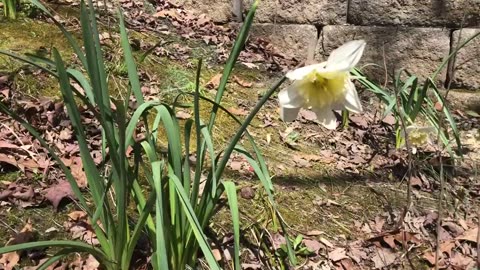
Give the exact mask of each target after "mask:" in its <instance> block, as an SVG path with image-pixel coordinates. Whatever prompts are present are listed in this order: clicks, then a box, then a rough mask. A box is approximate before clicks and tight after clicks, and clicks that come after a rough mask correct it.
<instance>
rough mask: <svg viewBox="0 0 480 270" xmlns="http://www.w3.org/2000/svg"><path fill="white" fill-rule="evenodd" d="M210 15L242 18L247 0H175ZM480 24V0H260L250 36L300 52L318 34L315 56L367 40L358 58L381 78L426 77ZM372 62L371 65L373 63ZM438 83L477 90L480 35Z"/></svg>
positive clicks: (303, 52)
mask: <svg viewBox="0 0 480 270" xmlns="http://www.w3.org/2000/svg"><path fill="white" fill-rule="evenodd" d="M175 1H176V2H178V4H184V5H185V6H186V7H187V8H191V9H193V10H197V11H198V12H202V13H206V14H207V15H209V16H210V17H211V18H212V19H213V20H214V21H215V22H218V23H225V22H228V21H239V20H240V21H241V20H242V15H244V14H245V13H246V12H247V11H248V8H249V6H250V5H251V3H252V2H253V0H216V1H214V0H174V2H175ZM479 31H480V0H261V1H260V4H259V7H258V9H257V15H256V18H255V24H254V26H253V28H252V35H254V36H258V37H262V38H264V39H267V40H269V41H270V42H271V43H272V44H273V45H274V46H275V47H276V48H277V49H278V50H279V52H280V53H283V54H285V55H287V56H291V57H294V58H296V59H298V60H303V59H306V57H307V51H308V48H309V47H312V45H311V44H312V40H315V39H316V40H317V45H316V49H315V53H316V60H318V61H321V60H324V59H326V57H328V55H329V53H330V51H331V50H332V49H334V48H336V47H338V46H339V45H341V44H342V43H344V42H345V41H348V40H352V39H360V38H362V39H365V40H366V41H367V49H366V52H365V57H364V58H363V60H362V63H361V64H360V65H367V64H370V65H368V66H367V67H365V72H366V73H367V74H368V75H370V76H372V77H373V78H374V79H377V80H378V81H380V82H384V81H385V78H386V76H385V71H387V72H388V73H390V74H391V73H392V72H393V71H394V70H397V71H398V70H399V69H402V68H403V69H405V70H407V71H409V72H410V73H412V74H415V75H418V76H420V77H422V76H423V77H425V76H430V75H431V74H432V73H433V72H435V70H436V69H437V68H438V67H439V65H440V64H441V63H442V61H443V60H444V59H445V58H446V57H447V56H448V55H449V53H451V52H452V51H453V50H454V49H455V48H456V46H458V44H459V43H460V44H461V42H462V41H465V40H466V39H468V38H469V37H471V36H472V35H474V34H475V33H478V32H479ZM372 64H373V65H372ZM448 67H449V68H448V69H447V68H445V69H443V70H442V72H441V73H440V75H439V77H438V80H439V85H440V86H441V85H448V84H450V86H451V87H453V88H462V89H471V90H480V76H479V75H478V74H479V73H480V37H478V38H475V39H474V40H472V42H471V43H469V45H467V46H465V47H464V48H462V49H460V50H459V51H458V54H457V57H456V58H452V59H450V60H449V65H448Z"/></svg>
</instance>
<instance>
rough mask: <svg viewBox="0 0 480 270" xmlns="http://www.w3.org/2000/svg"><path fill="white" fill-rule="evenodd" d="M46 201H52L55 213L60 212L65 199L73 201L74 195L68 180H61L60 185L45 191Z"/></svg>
mask: <svg viewBox="0 0 480 270" xmlns="http://www.w3.org/2000/svg"><path fill="white" fill-rule="evenodd" d="M45 192H46V193H45V195H44V196H45V199H47V200H48V201H50V202H51V203H52V205H53V208H54V209H55V211H58V205H59V204H60V202H61V201H62V200H63V199H73V198H74V197H75V194H74V193H73V190H72V187H71V186H70V183H69V182H68V181H66V180H60V181H59V182H58V184H56V185H54V186H51V187H49V188H47V189H45Z"/></svg>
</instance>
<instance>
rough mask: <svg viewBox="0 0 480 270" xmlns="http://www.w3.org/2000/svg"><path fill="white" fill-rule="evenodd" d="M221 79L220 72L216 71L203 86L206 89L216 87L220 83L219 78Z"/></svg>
mask: <svg viewBox="0 0 480 270" xmlns="http://www.w3.org/2000/svg"><path fill="white" fill-rule="evenodd" d="M221 79H222V74H221V73H218V74H216V75H215V76H213V77H212V78H211V79H210V81H208V82H207V84H206V85H205V87H206V88H207V89H216V88H218V86H219V85H220V80H221Z"/></svg>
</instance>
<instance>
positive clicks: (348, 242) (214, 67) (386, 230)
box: [0, 1, 480, 269]
mask: <svg viewBox="0 0 480 270" xmlns="http://www.w3.org/2000/svg"><path fill="white" fill-rule="evenodd" d="M122 5H123V7H124V8H126V9H127V10H128V14H127V21H128V23H129V27H130V29H131V32H130V36H131V38H132V45H133V46H134V48H135V47H136V49H137V51H136V55H137V56H140V55H142V53H143V52H145V51H146V50H148V49H149V48H151V47H152V46H153V45H154V44H156V43H157V42H158V41H162V43H164V45H163V46H160V47H158V48H157V49H155V50H154V53H153V55H152V56H149V57H147V58H146V60H145V61H144V62H142V63H141V64H140V65H139V67H140V70H141V76H142V79H143V82H144V85H143V86H144V90H145V94H146V95H147V96H150V97H152V98H153V97H161V98H163V99H164V100H166V101H169V100H172V99H173V97H174V96H175V95H176V94H177V93H179V92H180V91H193V88H194V74H195V65H196V58H198V57H203V58H204V59H206V63H207V64H206V66H205V67H204V72H203V74H202V78H201V83H202V86H203V87H202V89H201V91H202V93H204V94H205V95H207V96H213V95H214V91H215V90H214V89H215V87H216V85H218V76H216V75H217V74H218V73H220V72H221V65H222V63H223V62H224V61H225V59H226V57H227V55H228V54H227V52H228V51H229V48H230V46H231V43H232V40H233V38H234V36H235V31H234V30H232V29H229V28H226V27H221V26H216V25H213V24H212V23H211V22H210V21H209V20H208V19H207V18H204V17H194V16H193V15H191V14H190V13H189V12H187V11H185V10H182V9H180V8H177V7H175V6H172V5H170V4H168V3H166V2H161V3H158V5H157V6H150V5H147V4H145V3H143V2H132V1H123V2H122ZM52 7H55V6H52ZM61 7H62V8H61V9H59V11H60V12H61V14H65V12H66V11H68V13H69V14H71V13H73V12H71V10H72V9H73V10H75V7H73V8H72V7H67V8H66V9H65V7H64V6H61ZM57 8H59V7H58V6H57ZM149 12H150V13H149ZM152 14H153V15H152ZM63 18H64V19H65V21H64V23H66V25H68V26H69V28H70V29H72V30H73V31H78V24H77V22H76V20H75V19H72V18H71V17H69V18H68V19H67V17H63ZM109 23H110V24H111V25H115V23H114V22H113V18H109V19H108V20H107V19H102V25H103V26H104V27H105V32H103V33H102V40H103V42H104V45H105V48H107V49H106V58H107V59H108V61H109V62H108V65H107V66H108V67H109V69H110V74H111V86H112V95H122V89H124V86H125V85H126V78H125V70H124V67H123V66H122V62H121V58H119V55H121V54H119V53H118V52H119V50H120V49H119V45H118V40H117V37H118V35H117V34H116V33H115V32H114V31H107V28H106V26H107V25H108V24H109ZM0 27H1V29H2V32H1V33H0V35H1V36H0V37H2V38H0V49H6V50H15V51H16V52H17V53H25V52H30V53H37V54H38V53H43V54H47V56H48V54H49V52H50V49H51V47H52V46H55V47H57V48H60V49H61V51H62V53H63V54H64V56H65V57H66V58H67V59H68V56H69V55H70V53H71V52H69V50H68V48H67V47H66V46H65V44H66V43H65V41H64V40H63V39H62V38H61V36H60V34H59V31H56V30H55V28H54V26H52V25H51V24H49V23H46V22H43V21H41V20H29V19H26V20H23V21H22V23H21V24H20V28H19V27H18V24H15V27H14V26H13V25H12V24H11V23H9V22H4V21H2V22H0ZM3 29H5V31H3ZM3 37H5V38H3ZM206 44H207V45H206ZM72 60H73V59H72ZM296 64H297V63H294V62H292V61H291V60H289V59H287V58H286V57H284V56H282V55H278V54H275V53H274V49H273V48H271V46H269V45H268V44H265V43H262V41H258V40H252V41H251V43H250V45H249V46H247V48H246V51H245V52H244V53H243V54H242V55H241V59H240V63H239V64H238V66H237V68H236V70H235V72H234V74H233V77H232V79H231V81H230V82H229V84H228V93H227V95H226V96H225V97H224V101H223V105H224V106H225V107H226V108H228V109H229V110H230V111H231V112H232V113H233V114H235V115H237V116H238V117H240V118H241V117H244V116H245V115H246V114H247V113H248V112H249V110H250V108H252V107H253V106H254V104H255V103H256V102H257V100H258V98H259V97H260V96H261V95H262V94H263V93H264V92H265V91H266V89H267V88H268V87H269V86H271V85H272V84H273V83H274V82H275V81H276V80H277V79H278V78H279V77H280V76H281V70H285V69H288V68H292V67H293V66H295V65H296ZM57 89H58V88H57V85H56V82H55V81H53V80H52V79H51V78H49V77H48V76H47V75H46V74H43V73H41V72H39V71H37V70H35V69H32V68H29V67H25V66H22V65H20V64H19V63H18V62H13V61H11V60H9V59H8V58H5V57H3V56H1V57H0V93H1V95H2V99H3V100H4V101H5V102H9V103H10V104H11V106H12V107H16V108H17V109H18V110H20V111H22V110H23V111H24V112H25V115H26V116H29V115H32V113H31V112H34V113H33V115H34V116H33V117H32V118H31V119H30V120H31V121H34V123H35V124H36V125H37V126H38V127H41V128H42V129H43V130H44V131H45V130H48V131H50V132H49V133H47V135H48V136H50V142H51V143H54V144H55V145H56V146H57V147H59V148H60V149H63V150H65V149H69V150H70V152H71V153H72V155H71V156H70V162H71V164H70V166H71V168H72V169H73V170H75V169H77V170H76V171H77V172H78V174H77V175H76V176H77V180H78V181H82V173H81V170H80V171H78V168H81V164H79V163H78V160H77V159H76V158H75V150H74V148H75V140H74V138H72V135H71V129H69V126H68V123H67V124H65V125H58V123H61V122H62V121H64V120H65V119H66V118H65V115H62V114H58V115H56V116H55V117H54V118H51V117H48V116H49V115H55V113H56V112H58V111H60V110H61V103H59V102H58V101H56V98H57V96H58V92H57ZM43 97H47V98H43ZM362 97H363V101H364V106H365V108H366V112H365V113H364V114H362V115H355V116H351V118H350V125H349V126H348V127H347V128H341V127H340V128H338V129H337V130H336V131H327V130H325V129H323V128H322V127H321V126H320V125H318V124H317V123H316V122H315V120H314V118H313V117H312V113H311V112H308V111H303V112H302V113H301V115H300V116H299V118H298V120H297V121H296V122H294V123H289V124H286V123H282V122H281V121H279V118H278V111H277V102H276V100H275V99H272V100H270V101H269V102H268V103H267V104H266V105H265V107H264V108H263V110H262V111H261V112H260V113H259V114H258V115H257V117H256V119H255V121H254V123H253V124H252V127H251V128H250V129H249V131H250V132H251V134H252V135H253V136H254V137H255V138H256V142H257V144H259V145H260V147H261V148H262V151H263V153H264V155H265V157H266V159H267V161H268V166H269V168H270V171H271V174H272V175H273V181H274V184H275V190H276V202H277V203H278V205H279V208H280V211H281V213H282V215H283V218H284V219H285V222H286V223H287V224H288V225H289V234H290V236H291V237H293V238H296V237H297V236H300V235H302V236H303V240H302V241H300V243H299V244H298V245H297V248H296V251H297V254H298V258H299V261H300V263H299V265H298V266H297V267H298V268H299V269H362V268H363V269H372V268H377V269H380V268H386V269H396V268H413V269H429V268H430V267H432V266H433V264H434V263H435V260H434V259H433V258H434V250H435V248H434V247H435V246H436V235H437V232H436V224H437V222H438V211H437V209H438V197H439V193H440V192H439V177H438V173H435V172H436V169H437V170H438V167H439V166H438V165H439V164H438V161H437V160H435V158H433V156H434V155H433V154H432V153H431V152H428V150H429V149H425V151H420V152H419V154H418V155H417V158H416V160H415V163H414V164H415V166H414V170H413V177H412V178H411V179H410V183H411V184H412V186H413V196H412V203H411V205H410V206H409V207H408V212H404V209H405V207H406V206H407V183H408V181H409V179H408V177H407V178H406V177H405V175H407V168H408V167H407V162H406V157H407V155H406V153H405V150H396V149H395V147H394V138H393V136H394V131H393V127H392V124H393V123H392V119H391V118H387V119H381V116H380V115H381V114H382V109H381V108H380V105H379V104H377V101H376V99H375V98H373V97H372V96H371V95H369V94H368V93H366V92H363V94H362ZM460 103H461V102H460ZM202 106H203V107H202V111H205V112H208V111H209V107H208V106H207V104H202ZM452 111H454V112H455V116H456V118H457V120H458V122H459V126H460V127H462V128H463V131H462V137H463V142H464V147H465V149H466V156H465V159H464V161H460V160H458V161H457V162H456V164H455V166H454V167H452V166H447V165H448V164H447V165H446V166H445V168H446V171H447V172H448V177H446V181H445V192H444V194H443V198H442V201H443V203H444V204H443V212H442V214H441V219H442V223H441V224H442V226H441V229H440V232H439V234H438V235H439V236H440V238H439V240H440V247H441V251H442V254H443V255H442V260H441V261H440V263H439V265H440V267H441V268H446V269H473V267H474V265H475V259H476V256H477V250H476V244H478V243H477V242H478V240H477V232H478V229H477V228H478V227H477V222H478V217H477V216H476V209H477V207H478V196H479V195H480V185H479V183H478V180H477V179H476V169H475V168H476V167H475V164H476V161H477V160H478V157H477V155H478V154H477V153H478V143H477V140H476V137H477V136H478V133H477V132H478V120H479V118H478V115H476V114H475V112H474V111H473V112H470V111H467V110H465V109H464V108H461V107H459V108H458V109H457V108H455V109H454V110H452ZM0 117H1V119H2V125H1V127H0V135H1V136H2V137H1V138H2V142H4V143H8V145H7V144H2V145H1V147H0V153H1V156H0V162H1V165H2V166H1V168H2V171H3V172H4V177H3V178H2V182H1V183H0V188H1V189H0V191H1V192H0V200H1V201H2V202H1V206H0V216H1V218H0V220H1V221H2V222H1V223H0V226H2V227H4V228H5V229H4V230H1V231H2V233H0V239H1V240H0V242H2V243H6V242H7V240H8V238H9V236H12V235H15V233H14V232H18V231H20V230H21V229H22V228H24V224H25V223H26V222H27V220H28V219H30V222H31V223H32V226H33V228H34V230H35V231H37V232H38V236H37V237H38V238H39V239H51V238H59V239H60V238H62V237H64V236H65V235H67V236H70V237H73V238H75V237H77V238H83V239H84V240H85V241H88V240H91V237H90V238H88V239H87V238H86V236H85V234H84V233H83V234H82V233H78V230H77V231H76V230H72V228H73V227H74V226H72V223H73V224H74V223H75V222H76V221H78V220H81V218H82V217H81V214H79V213H78V212H74V210H75V204H74V203H67V204H66V205H65V201H62V202H60V200H61V199H63V198H64V197H68V196H67V195H68V194H66V195H65V194H64V195H65V196H62V195H58V194H55V193H49V188H51V187H52V186H53V187H56V188H57V190H58V189H60V190H62V188H63V186H62V182H61V181H60V182H58V181H57V180H58V179H61V176H59V175H58V174H57V173H58V172H56V171H55V170H54V169H52V170H50V171H49V169H48V168H49V164H48V163H46V162H47V161H46V160H47V159H46V155H45V151H44V150H42V149H41V148H40V147H39V146H38V144H36V143H35V142H34V141H32V139H31V138H30V137H29V136H28V135H27V134H26V133H25V132H24V131H22V130H21V129H19V127H18V125H15V124H14V123H13V122H12V121H10V120H9V119H7V118H6V117H5V116H4V115H0ZM178 117H179V118H180V119H186V118H188V117H191V116H189V111H188V110H184V111H182V112H181V113H179V114H178ZM86 118H87V119H88V116H86ZM235 128H236V124H235V123H234V122H233V121H232V120H230V119H229V118H228V117H227V116H226V115H225V114H220V115H219V117H218V121H217V128H216V129H215V136H216V137H215V144H216V145H218V146H221V145H222V144H224V143H226V142H228V140H229V138H230V137H231V135H232V134H233V131H234V130H235ZM91 132H92V136H94V134H95V131H94V130H92V131H91ZM95 147H98V144H96V142H95V140H92V148H93V149H94V150H95V149H98V148H95ZM247 148H248V146H247ZM32 161H34V162H32ZM443 161H444V162H445V163H447V161H448V160H447V158H444V159H443ZM226 178H229V179H233V180H235V181H236V182H237V183H238V185H239V186H240V187H241V189H240V190H239V197H240V200H241V201H240V202H241V210H242V215H241V218H242V230H243V232H244V233H243V235H244V239H242V244H243V247H244V250H243V252H242V258H243V260H244V265H243V266H244V268H245V269H270V268H271V269H280V268H281V267H282V259H285V257H284V254H283V253H282V252H281V246H282V243H284V241H285V238H284V237H283V235H282V234H281V233H280V232H279V231H277V230H275V226H274V220H272V218H271V217H272V215H271V209H270V206H269V204H268V203H267V202H266V196H265V194H263V192H262V188H261V187H260V186H259V185H260V183H259V182H258V181H256V179H255V176H254V175H253V174H252V172H251V169H250V168H249V166H248V165H247V163H246V162H245V160H242V159H241V158H239V157H234V158H233V159H232V161H231V163H230V164H229V171H228V172H227V174H226ZM52 205H53V206H52ZM57 209H58V211H57ZM45 216H48V217H51V218H47V219H45V218H44V217H45ZM402 217H404V218H403V222H401V223H398V221H399V220H401V219H402ZM65 226H67V227H65ZM25 228H26V227H25ZM230 228H231V226H230V224H229V217H228V211H226V210H225V211H224V210H222V211H220V212H219V214H218V215H217V216H216V217H215V222H214V223H213V224H212V225H211V229H212V231H213V233H214V235H216V236H217V238H218V239H220V240H219V241H220V242H221V239H228V237H229V231H230ZM265 228H268V230H265ZM77 229H78V228H77ZM29 230H30V229H29ZM222 236H225V237H222ZM228 245H229V242H228V240H225V243H223V244H220V245H219V249H222V248H224V247H227V246H228ZM226 250H228V249H225V250H223V252H220V253H221V254H223V255H224V256H223V260H227V261H228V260H229V259H228V251H226ZM35 256H38V257H35ZM40 257H41V256H40V255H39V254H33V255H31V254H29V257H28V258H25V259H24V261H23V262H24V263H25V264H34V262H35V261H38V259H39V258H40ZM227 265H228V263H227ZM0 268H1V267H0ZM83 269H88V268H85V266H84V268H83Z"/></svg>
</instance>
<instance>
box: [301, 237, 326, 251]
mask: <svg viewBox="0 0 480 270" xmlns="http://www.w3.org/2000/svg"><path fill="white" fill-rule="evenodd" d="M303 244H304V245H305V246H306V247H307V249H308V250H309V251H311V252H314V253H316V254H318V251H319V250H320V248H322V244H320V242H318V241H317V240H310V239H303Z"/></svg>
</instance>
